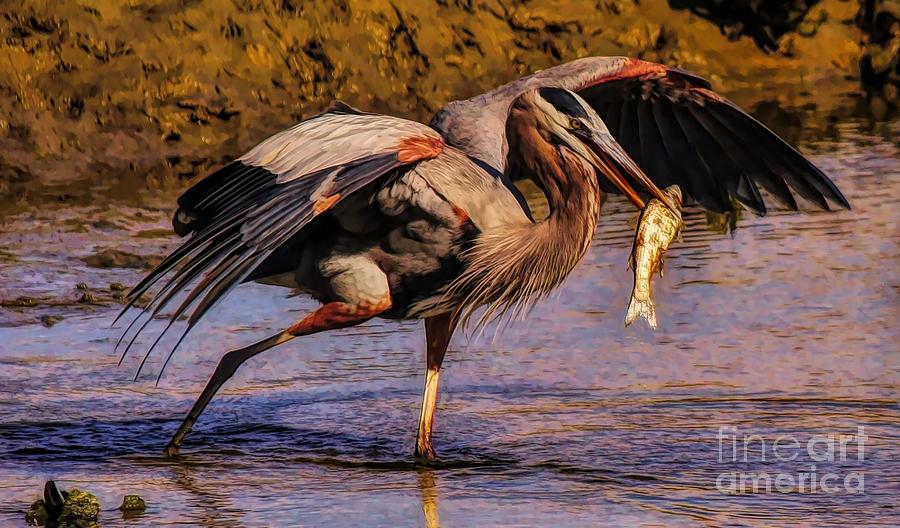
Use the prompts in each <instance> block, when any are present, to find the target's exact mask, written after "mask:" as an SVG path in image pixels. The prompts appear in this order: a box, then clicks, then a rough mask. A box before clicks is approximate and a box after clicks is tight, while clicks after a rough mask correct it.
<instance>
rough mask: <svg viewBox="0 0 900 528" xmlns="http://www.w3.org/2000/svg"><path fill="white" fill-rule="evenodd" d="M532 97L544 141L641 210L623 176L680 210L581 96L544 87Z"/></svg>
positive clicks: (633, 191) (637, 194) (637, 197)
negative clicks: (575, 158)
mask: <svg viewBox="0 0 900 528" xmlns="http://www.w3.org/2000/svg"><path fill="white" fill-rule="evenodd" d="M527 95H528V94H526V96H527ZM530 95H531V97H530V99H531V105H530V106H531V107H532V109H533V111H534V114H535V115H534V117H535V124H536V126H537V127H538V129H539V132H540V133H541V136H542V137H543V138H544V139H546V140H547V141H549V142H551V143H553V144H555V145H557V146H559V147H560V148H566V149H568V150H570V151H571V152H573V153H574V154H576V155H578V156H580V157H581V158H583V159H584V160H585V161H587V162H588V164H590V165H592V166H593V167H594V169H595V170H596V171H597V172H598V173H599V174H602V175H603V176H604V177H606V178H608V179H609V180H610V181H611V182H612V183H613V184H614V185H615V186H616V187H617V188H618V189H619V190H620V191H622V192H623V193H624V194H625V196H627V197H628V199H629V200H631V201H632V202H633V203H634V204H635V205H636V206H637V207H638V208H640V209H643V208H644V205H645V204H644V200H643V199H642V198H641V196H640V194H639V192H638V190H637V189H635V188H634V187H633V186H632V184H631V182H630V181H629V179H628V178H626V177H625V176H623V173H624V174H627V175H628V176H630V178H631V180H633V181H634V182H637V183H638V185H639V186H640V187H643V189H644V190H645V191H647V192H648V193H650V194H651V195H652V196H654V197H656V198H658V199H659V200H660V201H662V202H663V203H664V204H666V205H668V206H669V207H670V208H671V209H672V210H674V211H677V210H678V209H677V208H676V206H675V204H674V203H672V199H671V198H669V196H668V195H666V194H665V193H663V192H662V191H661V190H660V189H659V187H657V186H656V184H655V183H653V181H652V180H651V179H650V178H649V177H647V175H646V174H645V173H644V171H643V170H641V168H640V167H638V166H637V164H636V163H635V162H634V160H632V159H631V156H629V155H628V154H627V153H626V152H625V150H624V149H623V148H622V147H621V145H619V143H618V142H617V141H616V140H615V138H614V137H613V135H612V134H611V133H610V131H609V129H608V128H606V124H605V123H604V122H603V120H602V119H600V116H599V115H597V112H596V111H594V109H593V108H591V106H590V105H589V104H588V103H587V102H586V101H585V100H584V99H582V98H581V97H580V96H578V94H575V93H573V92H570V91H569V90H565V89H563V88H555V87H543V88H538V89H537V90H535V91H534V92H532V93H531V94H530Z"/></svg>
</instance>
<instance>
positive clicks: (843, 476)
mask: <svg viewBox="0 0 900 528" xmlns="http://www.w3.org/2000/svg"><path fill="white" fill-rule="evenodd" d="M717 439H718V443H719V462H720V463H725V464H727V463H734V464H736V465H740V466H741V468H740V470H735V471H726V472H722V473H720V474H719V476H718V477H717V478H716V489H717V490H719V491H720V492H722V493H773V492H776V493H828V494H840V493H850V494H859V493H865V487H866V478H865V477H866V475H865V473H864V472H862V471H841V466H842V465H853V464H854V462H862V461H864V460H865V459H866V431H865V427H857V428H856V434H840V433H829V434H814V435H811V436H809V437H808V438H802V439H801V438H799V437H797V436H794V435H790V434H783V435H779V436H777V437H775V438H764V437H762V436H761V435H757V434H743V433H740V432H738V428H737V427H735V426H722V427H719V432H718V435H717ZM817 464H818V467H817ZM748 466H750V467H748ZM762 466H777V469H771V470H768V471H766V470H759V471H756V470H755V469H758V467H762ZM786 468H790V470H787V469H786ZM826 468H827V471H826Z"/></svg>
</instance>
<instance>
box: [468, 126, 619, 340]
mask: <svg viewBox="0 0 900 528" xmlns="http://www.w3.org/2000/svg"><path fill="white" fill-rule="evenodd" d="M509 130H510V132H513V133H512V134H510V135H509V137H510V139H511V143H510V152H511V153H516V154H511V157H512V156H516V159H514V160H511V161H513V162H514V163H515V164H516V165H518V166H519V167H520V170H523V171H525V172H526V173H527V175H528V176H531V177H532V178H533V179H534V180H535V181H536V182H537V183H538V185H539V186H540V187H541V188H542V189H543V190H544V192H545V194H546V196H547V201H548V203H549V205H550V215H549V216H548V217H547V218H546V219H545V220H543V221H541V222H539V223H536V224H509V225H500V226H497V227H495V228H493V229H490V230H488V231H485V232H483V233H481V234H480V235H479V237H478V239H477V240H476V241H475V243H474V246H473V247H472V248H471V249H469V250H468V251H467V252H466V255H465V259H466V268H465V270H464V271H463V273H462V274H461V275H460V276H459V277H458V278H457V280H456V281H455V282H454V284H453V285H451V289H450V290H451V293H456V294H462V297H463V298H462V302H461V304H460V308H459V311H460V313H461V316H462V321H463V322H465V321H466V320H467V319H468V318H469V317H471V315H472V313H473V312H474V311H475V309H476V308H478V307H479V306H482V305H485V304H489V305H490V306H489V308H488V309H487V310H486V311H485V313H484V315H482V317H481V318H480V321H479V323H478V326H479V327H481V326H483V325H484V324H486V323H487V322H489V321H491V320H493V319H497V318H501V317H503V316H504V315H506V314H510V313H511V315H512V316H513V317H517V316H522V315H524V314H525V313H527V312H528V311H529V310H530V308H531V307H532V306H533V305H534V303H535V301H537V300H538V299H540V298H541V297H543V296H545V295H547V294H548V293H550V292H551V291H552V290H553V289H554V288H555V287H557V286H558V285H559V284H561V283H562V281H563V280H564V279H565V278H566V277H567V276H568V275H569V273H570V272H571V271H572V269H574V267H575V265H576V264H577V263H578V261H579V260H580V259H581V257H583V256H584V254H585V252H586V251H587V249H588V247H589V246H590V243H591V239H592V238H593V234H594V229H595V228H596V225H597V218H598V216H599V214H600V207H601V205H602V201H603V197H602V195H601V193H600V190H599V187H598V185H597V179H596V176H595V175H594V171H593V169H592V168H590V167H589V166H586V163H585V162H583V161H582V160H581V158H579V157H578V156H576V155H574V154H572V153H571V152H568V151H567V150H565V149H559V148H557V147H556V146H553V145H551V144H549V143H547V142H546V141H543V140H542V139H540V138H535V137H527V136H526V134H529V133H533V134H538V132H537V130H535V129H534V127H529V126H527V125H526V124H523V125H522V127H521V128H520V129H516V128H514V127H513V126H510V127H509Z"/></svg>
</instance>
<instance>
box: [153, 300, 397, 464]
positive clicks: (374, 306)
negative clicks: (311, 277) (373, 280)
mask: <svg viewBox="0 0 900 528" xmlns="http://www.w3.org/2000/svg"><path fill="white" fill-rule="evenodd" d="M390 307H391V299H390V296H387V297H385V298H384V299H383V300H381V301H379V302H374V303H356V304H352V303H345V302H332V303H328V304H325V305H323V306H321V307H320V308H319V309H318V310H316V311H314V312H312V313H311V314H309V315H307V316H306V317H304V318H303V319H302V320H300V321H298V322H297V323H295V324H294V325H292V326H290V327H289V328H288V329H287V330H284V331H282V332H279V333H277V334H275V335H273V336H270V337H268V338H266V339H263V340H262V341H259V342H256V343H253V344H252V345H248V346H245V347H243V348H239V349H236V350H232V351H230V352H228V353H227V354H225V355H224V356H222V359H221V360H220V361H219V364H218V366H216V370H215V372H213V375H212V377H210V378H209V382H207V384H206V387H205V388H204V389H203V392H202V393H201V394H200V397H199V398H198V399H197V402H196V403H195V404H194V406H193V407H192V408H191V410H190V412H188V414H187V416H186V417H185V418H184V421H183V422H181V427H179V428H178V431H177V432H176V433H175V436H173V437H172V440H170V441H169V443H168V445H166V449H165V455H166V456H174V455H176V454H178V448H179V447H180V446H181V442H182V441H183V440H184V437H185V436H186V435H187V434H188V433H190V432H191V428H192V427H193V426H194V424H195V423H196V422H197V419H198V418H199V417H200V414H202V413H203V410H204V409H206V406H207V405H208V404H209V402H210V400H212V398H213V396H215V394H216V392H218V391H219V389H220V388H222V385H224V384H225V382H226V381H228V380H229V379H230V378H231V376H233V375H234V373H235V372H236V371H237V369H238V367H240V366H241V364H243V363H244V362H245V361H247V360H248V359H250V358H252V357H253V356H255V355H257V354H259V353H260V352H263V351H265V350H268V349H270V348H272V347H274V346H276V345H280V344H282V343H284V342H286V341H290V340H291V339H293V338H295V337H299V336H303V335H309V334H315V333H317V332H323V331H325V330H335V329H338V328H345V327H348V326H354V325H357V324H359V323H362V322H365V321H367V320H369V319H371V318H372V317H375V316H376V315H378V314H380V313H382V312H384V311H385V310H387V309H388V308H390Z"/></svg>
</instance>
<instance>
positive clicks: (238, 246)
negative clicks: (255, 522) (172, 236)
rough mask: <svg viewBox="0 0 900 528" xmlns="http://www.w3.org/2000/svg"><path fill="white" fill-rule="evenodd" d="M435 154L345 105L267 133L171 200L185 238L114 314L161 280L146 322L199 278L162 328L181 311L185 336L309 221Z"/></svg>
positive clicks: (420, 134) (417, 136) (411, 135)
mask: <svg viewBox="0 0 900 528" xmlns="http://www.w3.org/2000/svg"><path fill="white" fill-rule="evenodd" d="M443 149H444V143H443V141H442V139H441V137H440V135H439V134H438V133H437V132H435V131H434V130H433V129H431V128H429V127H428V126H425V125H423V124H421V123H416V122H414V121H408V120H405V119H399V118H395V117H389V116H384V115H378V114H366V113H362V112H358V111H355V110H353V109H352V108H350V107H347V106H346V105H336V106H333V107H332V108H331V109H330V110H329V111H326V112H325V113H324V114H321V115H319V116H316V117H314V118H311V119H308V120H306V121H303V122H301V123H299V124H297V125H295V126H294V127H292V128H289V129H287V130H285V131H283V132H280V133H278V134H275V135H274V136H272V137H270V138H268V139H266V140H265V141H263V142H262V143H260V144H259V145H257V146H256V147H254V148H253V149H252V150H250V152H248V153H247V154H245V155H244V156H242V157H241V158H239V159H237V160H235V161H234V162H232V163H230V164H228V165H226V166H225V167H223V168H222V169H220V170H219V171H217V172H215V173H213V174H211V175H210V176H208V177H207V178H205V179H204V180H202V181H200V182H198V183H197V184H196V185H194V186H193V187H191V188H190V189H188V190H187V191H186V192H185V193H184V194H183V195H182V196H181V197H180V198H179V200H178V204H179V209H178V211H177V212H176V214H175V218H174V219H173V224H174V226H175V231H176V232H177V233H178V234H179V235H181V236H186V235H189V234H190V238H188V239H187V240H186V241H185V243H184V244H183V245H182V246H180V247H179V248H178V249H176V250H175V251H174V252H173V253H172V254H170V255H169V256H168V257H167V258H166V259H165V260H163V261H162V262H161V263H160V265H159V266H157V267H156V268H155V269H154V270H153V271H151V272H150V273H149V274H148V275H147V276H146V277H145V278H144V279H143V280H142V281H141V282H140V283H139V284H138V285H137V286H135V287H134V289H132V290H131V291H130V292H129V294H128V297H127V300H128V303H127V304H126V306H125V308H124V309H123V310H122V313H124V312H125V311H126V310H127V309H128V308H129V307H130V306H132V305H134V303H135V302H136V301H137V299H138V298H140V297H141V295H143V294H144V293H146V292H147V291H149V290H150V289H151V288H153V287H154V285H156V284H158V283H159V282H160V281H161V280H162V279H164V278H165V281H164V282H163V284H162V287H161V288H159V289H158V290H157V291H156V292H155V294H154V296H153V298H152V300H151V301H150V303H149V305H148V306H147V307H146V308H145V311H147V312H149V313H150V315H151V317H148V318H147V319H146V321H149V320H150V319H152V316H153V315H155V314H157V313H158V312H159V311H160V310H161V309H162V308H163V307H165V306H166V305H167V304H169V302H170V301H172V299H174V298H175V297H176V296H177V295H178V293H179V292H181V291H184V290H186V289H188V287H189V286H190V285H191V284H193V283H194V282H195V281H196V280H197V279H198V278H200V277H201V276H202V277H203V278H202V280H200V281H199V282H197V283H196V284H195V285H194V286H193V287H192V288H191V289H190V291H189V292H188V294H187V296H186V297H185V298H184V299H183V300H182V302H181V304H180V305H179V306H178V307H177V308H176V309H175V310H174V311H173V312H172V313H171V315H170V326H171V322H173V321H175V320H177V319H178V318H179V317H181V315H183V314H185V313H189V314H190V315H189V318H188V330H189V329H190V328H191V327H193V326H194V325H195V324H196V322H197V321H198V320H199V319H200V318H201V317H202V316H203V315H204V314H205V313H206V312H207V311H208V310H209V309H210V308H211V307H212V306H213V305H214V304H215V303H216V301H218V300H219V299H221V298H222V297H223V296H224V295H225V294H226V293H227V292H228V291H229V290H230V289H231V288H233V287H234V286H235V285H237V284H239V283H241V282H242V281H243V280H244V279H246V278H247V277H248V276H249V275H250V274H251V273H252V272H253V270H254V268H256V267H257V266H259V265H260V264H261V263H262V262H263V261H265V259H266V258H267V257H268V256H269V255H271V254H272V253H273V252H274V251H276V250H277V249H278V248H279V247H280V246H282V245H283V244H285V243H286V242H288V241H289V240H291V239H292V237H295V236H302V231H303V229H304V227H306V226H308V225H309V224H310V223H311V222H312V221H313V220H314V219H315V218H316V217H317V216H319V215H322V214H324V213H326V212H327V211H329V210H331V209H333V208H334V207H335V206H337V205H338V204H339V203H340V202H341V201H343V200H344V199H345V198H347V197H348V196H351V195H353V194H354V193H357V192H359V191H360V190H361V189H363V188H364V187H366V186H367V185H369V184H371V183H374V182H376V181H378V180H379V179H383V178H385V177H387V176H388V175H390V174H392V173H393V172H395V170H396V169H399V168H401V167H403V166H406V165H413V164H415V163H418V162H419V161H423V160H426V159H431V158H434V157H436V156H438V154H440V153H441V152H442V151H443ZM120 316H121V314H120ZM145 324H146V322H145ZM129 328H130V327H129ZM141 328H142V327H141ZM127 331H128V330H126V333H127ZM139 331H140V330H138V332H139ZM135 335H136V334H135ZM176 346H177V345H176Z"/></svg>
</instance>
